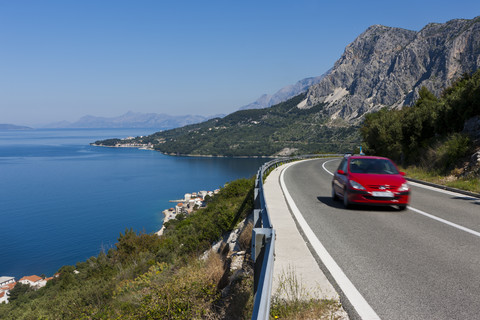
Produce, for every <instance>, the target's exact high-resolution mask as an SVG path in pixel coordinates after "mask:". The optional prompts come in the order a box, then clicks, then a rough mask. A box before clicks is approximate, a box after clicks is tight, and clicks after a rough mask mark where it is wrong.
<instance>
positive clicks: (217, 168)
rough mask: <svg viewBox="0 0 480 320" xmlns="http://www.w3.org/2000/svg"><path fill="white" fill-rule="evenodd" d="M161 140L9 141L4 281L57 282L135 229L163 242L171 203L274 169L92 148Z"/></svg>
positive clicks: (44, 136) (82, 132)
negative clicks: (64, 271) (63, 271)
mask: <svg viewBox="0 0 480 320" xmlns="http://www.w3.org/2000/svg"><path fill="white" fill-rule="evenodd" d="M153 132H155V130H153V129H151V130H148V129H36V130H29V131H0V276H14V277H16V278H17V279H18V278H20V277H22V276H25V275H32V274H36V275H42V274H44V275H46V276H51V275H53V274H54V273H55V272H56V271H57V270H58V269H59V268H60V267H61V266H63V265H74V264H75V263H76V262H79V261H85V260H86V259H88V258H89V257H91V256H96V255H98V253H99V252H101V251H102V250H105V251H107V250H108V249H109V248H112V247H113V246H114V244H115V243H116V242H117V239H118V237H119V235H120V233H123V232H125V230H126V228H132V229H133V230H135V231H144V232H147V233H150V232H156V231H158V230H159V229H160V228H161V226H162V222H163V214H162V211H163V210H165V209H167V208H170V207H172V206H173V205H174V204H172V203H170V202H169V200H174V199H181V198H183V196H184V194H185V193H190V192H197V191H200V190H207V191H210V190H212V191H213V190H214V189H217V188H220V187H222V186H223V185H224V184H225V183H227V182H228V181H232V180H235V179H238V178H243V177H245V178H249V177H252V176H253V175H255V173H256V171H257V169H258V167H259V166H261V165H262V164H263V163H264V162H265V161H267V160H265V159H255V158H251V159H236V158H199V157H171V156H166V155H163V154H161V153H159V152H156V151H151V150H139V149H130V148H105V147H94V146H90V145H89V143H90V142H94V141H96V140H99V139H106V138H117V137H120V138H123V137H127V136H139V135H147V134H151V133H153Z"/></svg>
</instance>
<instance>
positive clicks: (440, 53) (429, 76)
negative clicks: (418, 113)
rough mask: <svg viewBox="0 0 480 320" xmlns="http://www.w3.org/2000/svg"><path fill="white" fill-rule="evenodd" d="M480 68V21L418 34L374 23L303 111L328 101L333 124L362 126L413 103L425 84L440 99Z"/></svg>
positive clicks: (432, 28) (457, 22)
mask: <svg viewBox="0 0 480 320" xmlns="http://www.w3.org/2000/svg"><path fill="white" fill-rule="evenodd" d="M479 67H480V17H476V18H474V19H471V20H469V19H453V20H450V21H447V22H446V23H443V24H442V23H429V24H427V25H426V26H425V27H423V28H422V29H421V30H420V31H418V32H417V31H411V30H407V29H402V28H393V27H387V26H382V25H373V26H370V27H369V28H367V30H365V31H364V32H363V33H362V34H360V35H359V36H358V37H357V38H356V39H355V40H354V41H353V42H352V43H350V44H349V45H348V46H347V47H346V48H345V51H344V53H343V54H342V56H341V57H340V59H338V60H337V61H336V62H335V64H334V67H333V68H332V70H331V72H330V73H328V74H327V75H326V76H325V77H324V78H323V79H322V80H321V81H320V82H319V83H318V84H315V85H313V86H311V87H310V88H309V90H308V92H307V96H306V98H305V101H302V104H301V105H300V107H303V108H310V107H313V106H314V105H316V104H318V103H324V102H326V103H327V106H326V110H328V114H329V116H330V117H331V118H332V119H333V120H334V119H337V118H342V119H344V120H346V121H348V122H349V123H359V122H360V121H361V120H362V119H363V115H364V114H365V113H369V112H373V111H378V110H380V109H381V108H383V107H388V108H401V107H403V106H410V105H412V104H413V103H414V101H415V100H416V99H418V91H419V90H420V88H421V87H423V86H425V87H426V88H427V89H429V90H430V91H431V92H433V93H434V94H435V95H436V96H439V95H440V94H441V92H442V90H443V89H444V88H446V87H447V86H449V85H450V84H451V83H452V82H453V81H454V80H455V79H457V78H459V77H460V76H462V75H463V74H464V73H472V72H473V71H475V70H477V69H478V68H479ZM339 93H341V94H339Z"/></svg>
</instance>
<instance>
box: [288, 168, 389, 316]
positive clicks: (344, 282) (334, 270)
mask: <svg viewBox="0 0 480 320" xmlns="http://www.w3.org/2000/svg"><path fill="white" fill-rule="evenodd" d="M296 163H298V162H296ZM296 163H290V164H288V165H287V166H286V167H285V168H284V169H283V170H282V173H281V174H280V185H281V187H282V189H283V193H284V195H285V198H286V200H287V202H288V204H289V206H290V209H291V210H292V213H293V214H294V216H295V218H296V219H297V222H298V224H299V226H300V228H302V230H303V232H304V233H305V236H306V237H307V239H308V241H309V242H310V244H311V246H312V248H313V249H314V250H315V252H316V253H317V255H318V256H319V257H320V260H322V262H323V264H324V265H325V267H326V268H327V269H328V271H329V272H330V273H331V275H332V276H333V278H334V279H335V281H336V282H337V284H338V286H339V287H340V289H341V290H342V291H343V293H344V294H345V296H346V297H347V299H348V300H349V301H350V303H351V304H352V306H353V307H354V308H355V310H356V311H357V313H358V314H359V316H360V317H361V318H362V319H366V320H378V319H380V317H379V316H378V315H377V314H376V312H375V311H374V310H373V309H372V307H371V306H370V305H369V304H368V302H367V301H366V300H365V298H364V297H363V296H362V295H361V294H360V292H358V290H357V288H355V286H354V285H353V283H352V282H351V281H350V280H349V279H348V278H347V276H346V275H345V273H344V272H343V271H342V269H341V268H340V267H339V266H338V265H337V263H336V262H335V260H333V258H332V256H331V255H330V254H329V253H328V251H327V249H325V247H324V246H323V245H322V243H321V242H320V240H318V238H317V237H316V236H315V233H314V232H313V231H312V229H311V228H310V226H309V225H308V223H307V222H306V221H305V219H304V218H303V216H302V214H301V212H300V210H299V209H298V207H297V206H296V205H295V202H294V201H293V198H292V197H291V196H290V193H289V192H288V190H287V187H286V185H285V181H284V179H283V178H284V173H285V170H286V169H288V168H289V167H290V166H292V165H294V164H296ZM324 169H325V168H324ZM327 171H328V170H327Z"/></svg>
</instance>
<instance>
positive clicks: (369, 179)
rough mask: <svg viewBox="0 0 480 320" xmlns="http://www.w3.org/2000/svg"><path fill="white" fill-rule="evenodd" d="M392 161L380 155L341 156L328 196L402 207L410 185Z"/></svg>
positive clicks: (354, 201)
mask: <svg viewBox="0 0 480 320" xmlns="http://www.w3.org/2000/svg"><path fill="white" fill-rule="evenodd" d="M404 175H405V173H404V172H400V171H398V168H397V166H396V165H395V164H394V163H393V161H392V160H390V159H388V158H383V157H371V156H347V157H344V158H343V160H342V162H341V163H340V166H339V167H338V169H337V171H336V172H335V174H334V175H333V181H332V198H333V199H334V200H337V199H339V198H341V199H343V204H344V205H345V207H346V208H348V207H350V205H351V204H366V205H382V206H389V205H396V206H398V208H399V209H400V210H405V208H406V207H407V205H408V201H409V195H410V188H409V186H408V184H407V180H405V178H404V177H403V176H404Z"/></svg>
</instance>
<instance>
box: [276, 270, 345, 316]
mask: <svg viewBox="0 0 480 320" xmlns="http://www.w3.org/2000/svg"><path fill="white" fill-rule="evenodd" d="M321 295H322V294H321V290H320V288H319V290H318V292H309V291H308V290H307V289H306V288H305V287H304V286H303V284H302V281H301V279H298V278H297V276H296V272H295V270H294V268H293V267H289V268H288V269H287V270H284V271H283V274H282V275H281V277H280V279H279V286H278V288H277V290H276V292H275V293H274V294H273V297H272V305H271V309H270V319H298V320H301V319H338V318H340V315H341V314H342V310H341V304H340V303H339V302H338V301H337V300H330V299H318V298H317V297H318V296H321ZM343 312H344V311H343Z"/></svg>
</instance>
